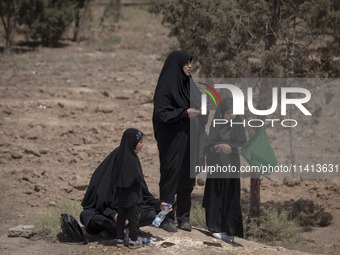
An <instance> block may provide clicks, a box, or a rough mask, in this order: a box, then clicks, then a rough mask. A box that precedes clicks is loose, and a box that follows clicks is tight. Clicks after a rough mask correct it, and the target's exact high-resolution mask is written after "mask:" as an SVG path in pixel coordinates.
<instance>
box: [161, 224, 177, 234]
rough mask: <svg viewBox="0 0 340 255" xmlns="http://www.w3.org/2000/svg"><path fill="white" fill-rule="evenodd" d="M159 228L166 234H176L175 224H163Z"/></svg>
mask: <svg viewBox="0 0 340 255" xmlns="http://www.w3.org/2000/svg"><path fill="white" fill-rule="evenodd" d="M161 228H162V229H164V230H165V231H168V232H177V231H178V228H177V227H176V226H175V224H174V223H173V222H171V221H167V222H163V224H162V225H161Z"/></svg>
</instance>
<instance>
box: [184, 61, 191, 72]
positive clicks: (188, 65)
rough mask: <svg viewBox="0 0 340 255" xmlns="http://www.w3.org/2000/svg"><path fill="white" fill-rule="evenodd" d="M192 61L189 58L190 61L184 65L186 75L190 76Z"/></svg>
mask: <svg viewBox="0 0 340 255" xmlns="http://www.w3.org/2000/svg"><path fill="white" fill-rule="evenodd" d="M191 67H192V65H191V62H190V60H188V62H187V63H186V64H185V65H184V66H183V72H184V74H185V75H186V76H190V73H191Z"/></svg>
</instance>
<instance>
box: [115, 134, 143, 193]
mask: <svg viewBox="0 0 340 255" xmlns="http://www.w3.org/2000/svg"><path fill="white" fill-rule="evenodd" d="M142 137H143V133H142V132H141V131H139V130H138V129H135V128H129V129H127V130H125V132H124V133H123V137H122V140H121V142H120V146H119V150H118V155H117V158H116V162H115V164H114V168H113V181H114V183H115V184H116V186H117V187H119V188H129V187H131V186H132V185H133V184H136V183H141V182H142V181H143V172H142V167H141V164H140V161H139V158H138V156H137V154H136V152H135V149H136V146H137V144H138V142H139V141H140V140H141V139H142Z"/></svg>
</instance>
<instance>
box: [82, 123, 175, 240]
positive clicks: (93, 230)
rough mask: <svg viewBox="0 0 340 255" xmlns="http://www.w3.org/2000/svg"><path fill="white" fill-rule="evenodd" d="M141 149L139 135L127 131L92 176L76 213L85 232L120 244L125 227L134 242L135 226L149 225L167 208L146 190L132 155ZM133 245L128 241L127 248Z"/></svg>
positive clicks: (138, 165)
mask: <svg viewBox="0 0 340 255" xmlns="http://www.w3.org/2000/svg"><path fill="white" fill-rule="evenodd" d="M142 146H143V133H142V132H141V131H139V130H137V129H133V128H130V129H127V130H126V131H125V132H124V134H123V137H122V140H121V144H120V146H119V147H118V148H116V149H115V150H113V151H112V152H111V153H110V154H109V155H108V156H107V157H106V158H105V160H104V161H103V162H102V163H101V164H100V165H99V166H98V168H97V169H96V170H95V172H94V173H93V175H92V178H91V181H90V184H89V186H88V188H87V191H86V193H85V196H84V199H83V202H82V206H83V209H84V210H83V211H82V212H81V214H80V221H81V223H82V224H84V226H85V229H86V231H87V233H89V234H91V235H96V234H99V233H103V232H104V233H109V234H111V236H114V237H115V236H118V238H119V239H121V241H122V231H123V230H124V225H126V224H129V228H130V239H131V240H132V241H135V240H136V239H137V231H138V226H146V225H149V224H151V223H152V221H153V220H154V219H155V217H156V214H157V213H158V212H159V211H160V210H161V208H163V207H164V206H166V205H167V203H164V202H161V201H160V200H158V199H156V198H154V197H153V196H152V194H151V193H150V192H149V190H148V187H147V185H146V182H145V180H144V177H143V173H142V168H141V165H140V162H139V159H138V156H137V154H136V152H135V151H140V150H141V149H142ZM171 209H172V208H171ZM139 215H140V216H139ZM126 220H128V221H126ZM136 244H137V245H138V243H134V242H131V244H130V245H131V246H134V245H136Z"/></svg>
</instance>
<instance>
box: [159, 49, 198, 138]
mask: <svg viewBox="0 0 340 255" xmlns="http://www.w3.org/2000/svg"><path fill="white" fill-rule="evenodd" d="M191 60H192V57H191V56H190V55H188V54H187V53H185V52H182V51H173V52H171V53H170V54H169V56H168V57H167V59H166V60H165V63H164V66H163V68H162V71H161V74H160V76H159V78H158V83H157V87H156V90H155V95H154V112H153V124H154V131H155V133H157V131H158V129H159V123H171V122H176V121H178V120H179V118H178V116H180V115H181V114H182V113H183V112H184V111H186V110H187V109H188V108H190V107H192V108H196V109H199V108H200V94H201V93H200V92H199V90H198V89H197V87H196V85H195V83H194V82H193V80H192V78H191V76H186V75H185V74H184V71H183V67H184V65H185V64H186V63H187V62H188V61H191ZM190 93H191V100H190ZM169 112H173V114H165V113H169Z"/></svg>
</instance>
